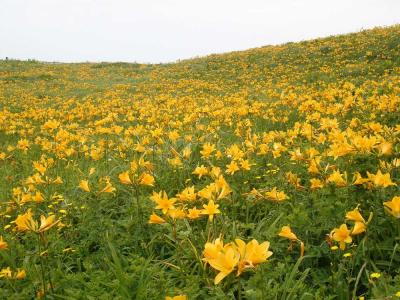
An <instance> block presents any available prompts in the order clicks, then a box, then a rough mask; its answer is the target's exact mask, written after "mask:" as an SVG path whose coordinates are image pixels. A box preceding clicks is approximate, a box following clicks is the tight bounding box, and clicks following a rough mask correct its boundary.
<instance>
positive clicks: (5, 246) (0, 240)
mask: <svg viewBox="0 0 400 300" xmlns="http://www.w3.org/2000/svg"><path fill="white" fill-rule="evenodd" d="M5 249H8V244H7V242H5V241H4V240H3V237H2V236H1V235H0V250H5Z"/></svg>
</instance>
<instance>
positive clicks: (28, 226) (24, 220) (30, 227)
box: [15, 209, 60, 233]
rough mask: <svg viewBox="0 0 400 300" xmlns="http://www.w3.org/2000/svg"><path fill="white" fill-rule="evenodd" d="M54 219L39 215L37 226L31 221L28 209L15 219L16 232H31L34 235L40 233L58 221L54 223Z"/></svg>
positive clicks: (52, 216) (53, 216)
mask: <svg viewBox="0 0 400 300" xmlns="http://www.w3.org/2000/svg"><path fill="white" fill-rule="evenodd" d="M55 218H56V217H55V215H51V216H49V217H47V218H46V217H45V216H44V215H41V216H40V226H39V225H38V222H36V221H35V220H34V219H33V217H32V212H31V210H30V209H29V210H28V211H27V212H26V213H25V214H23V215H19V216H18V217H17V219H15V224H16V225H17V230H18V231H33V232H36V233H42V232H45V231H47V230H49V229H50V228H51V227H53V226H54V225H56V224H57V223H58V222H59V221H60V220H57V221H56V220H55Z"/></svg>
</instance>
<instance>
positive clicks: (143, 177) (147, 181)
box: [139, 173, 154, 186]
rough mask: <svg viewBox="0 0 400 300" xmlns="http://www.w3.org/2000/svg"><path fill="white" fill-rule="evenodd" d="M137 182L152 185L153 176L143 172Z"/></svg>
mask: <svg viewBox="0 0 400 300" xmlns="http://www.w3.org/2000/svg"><path fill="white" fill-rule="evenodd" d="M139 184H141V185H148V186H154V177H153V176H151V175H150V174H148V173H143V174H142V175H141V176H140V178H139Z"/></svg>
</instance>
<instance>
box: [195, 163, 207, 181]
mask: <svg viewBox="0 0 400 300" xmlns="http://www.w3.org/2000/svg"><path fill="white" fill-rule="evenodd" d="M192 174H194V175H198V176H199V179H200V178H201V177H202V176H204V175H207V174H208V170H207V168H206V167H205V166H204V165H201V166H200V167H196V169H194V171H193V172H192Z"/></svg>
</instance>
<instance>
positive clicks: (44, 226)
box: [38, 215, 60, 232]
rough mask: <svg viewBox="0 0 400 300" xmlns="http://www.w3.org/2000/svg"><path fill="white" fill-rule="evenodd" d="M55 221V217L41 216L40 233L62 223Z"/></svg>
mask: <svg viewBox="0 0 400 300" xmlns="http://www.w3.org/2000/svg"><path fill="white" fill-rule="evenodd" d="M55 219H56V216H55V215H51V216H49V217H47V218H46V217H45V216H44V215H41V216H40V227H39V229H38V232H44V231H47V230H49V229H50V228H51V227H53V226H54V225H56V224H57V223H58V222H59V221H60V220H57V221H56V220H55Z"/></svg>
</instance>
